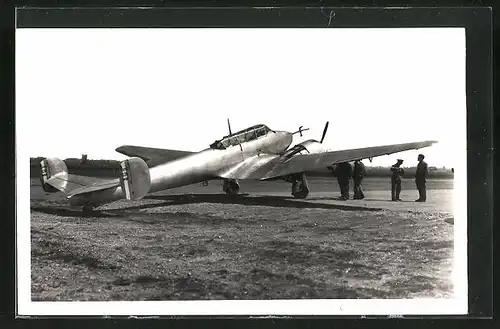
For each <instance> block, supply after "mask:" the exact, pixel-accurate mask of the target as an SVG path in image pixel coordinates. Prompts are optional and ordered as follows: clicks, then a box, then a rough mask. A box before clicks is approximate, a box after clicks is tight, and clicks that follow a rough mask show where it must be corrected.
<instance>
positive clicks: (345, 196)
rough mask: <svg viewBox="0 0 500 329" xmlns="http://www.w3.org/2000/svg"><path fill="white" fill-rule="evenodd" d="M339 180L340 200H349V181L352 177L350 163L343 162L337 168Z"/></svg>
mask: <svg viewBox="0 0 500 329" xmlns="http://www.w3.org/2000/svg"><path fill="white" fill-rule="evenodd" d="M336 173H337V180H338V183H339V186H340V193H341V197H340V200H349V179H350V178H351V176H352V166H351V164H350V163H349V162H342V163H339V164H337V167H336Z"/></svg>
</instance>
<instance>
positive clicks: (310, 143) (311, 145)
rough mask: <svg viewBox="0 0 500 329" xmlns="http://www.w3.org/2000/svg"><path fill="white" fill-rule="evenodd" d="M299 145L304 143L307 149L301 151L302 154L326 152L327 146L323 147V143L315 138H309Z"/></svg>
mask: <svg viewBox="0 0 500 329" xmlns="http://www.w3.org/2000/svg"><path fill="white" fill-rule="evenodd" d="M297 145H302V146H303V147H304V148H305V150H304V151H302V152H301V154H314V153H321V152H325V148H324V147H323V144H321V143H320V142H318V141H316V140H314V139H309V140H307V141H305V142H302V143H299V144H297Z"/></svg>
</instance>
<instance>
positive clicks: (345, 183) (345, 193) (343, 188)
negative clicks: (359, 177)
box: [337, 177, 349, 199]
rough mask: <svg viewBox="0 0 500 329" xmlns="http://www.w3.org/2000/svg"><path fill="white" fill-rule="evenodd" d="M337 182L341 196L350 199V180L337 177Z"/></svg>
mask: <svg viewBox="0 0 500 329" xmlns="http://www.w3.org/2000/svg"><path fill="white" fill-rule="evenodd" d="M337 181H338V183H339V187H340V194H341V195H342V198H344V199H349V179H345V178H343V177H337Z"/></svg>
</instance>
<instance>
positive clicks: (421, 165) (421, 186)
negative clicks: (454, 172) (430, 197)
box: [415, 154, 429, 202]
mask: <svg viewBox="0 0 500 329" xmlns="http://www.w3.org/2000/svg"><path fill="white" fill-rule="evenodd" d="M424 158H425V156H424V155H423V154H419V155H418V165H417V171H416V172H415V183H416V184H417V190H418V194H419V196H418V199H417V200H415V202H425V201H426V200H427V189H426V186H425V183H426V180H427V176H428V175H429V170H428V169H427V163H425V161H424Z"/></svg>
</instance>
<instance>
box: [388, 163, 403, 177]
mask: <svg viewBox="0 0 500 329" xmlns="http://www.w3.org/2000/svg"><path fill="white" fill-rule="evenodd" d="M391 171H392V177H391V178H392V179H393V180H401V176H402V175H403V174H404V173H405V171H404V169H403V168H401V167H400V166H398V165H393V166H392V167H391Z"/></svg>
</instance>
